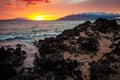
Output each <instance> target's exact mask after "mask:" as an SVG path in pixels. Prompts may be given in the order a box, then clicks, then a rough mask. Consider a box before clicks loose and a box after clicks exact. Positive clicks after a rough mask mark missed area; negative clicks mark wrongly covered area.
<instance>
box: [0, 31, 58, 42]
mask: <svg viewBox="0 0 120 80" xmlns="http://www.w3.org/2000/svg"><path fill="white" fill-rule="evenodd" d="M58 34H59V33H55V32H50V33H35V34H16V33H10V34H7V35H0V41H11V40H34V39H36V38H37V39H38V38H39V39H41V38H45V37H55V36H57V35H58Z"/></svg>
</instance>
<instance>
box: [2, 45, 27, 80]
mask: <svg viewBox="0 0 120 80" xmlns="http://www.w3.org/2000/svg"><path fill="white" fill-rule="evenodd" d="M25 55H26V52H25V51H22V50H21V47H17V48H16V49H14V48H11V47H8V48H7V49H6V48H4V47H1V48H0V80H8V79H9V78H11V77H13V76H15V75H16V74H18V73H19V72H20V71H18V70H16V68H17V67H19V66H21V65H22V64H23V61H24V59H25Z"/></svg>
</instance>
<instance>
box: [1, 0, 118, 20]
mask: <svg viewBox="0 0 120 80" xmlns="http://www.w3.org/2000/svg"><path fill="white" fill-rule="evenodd" d="M83 12H108V13H120V0H0V20H3V19H12V18H19V17H22V18H23V17H24V18H28V19H31V20H36V19H41V20H42V19H44V20H55V19H58V18H60V17H63V16H66V15H69V14H71V13H74V14H77V13H83Z"/></svg>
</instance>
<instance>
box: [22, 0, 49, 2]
mask: <svg viewBox="0 0 120 80" xmlns="http://www.w3.org/2000/svg"><path fill="white" fill-rule="evenodd" d="M21 1H24V2H50V1H49V0H21Z"/></svg>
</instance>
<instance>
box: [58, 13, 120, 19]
mask: <svg viewBox="0 0 120 80" xmlns="http://www.w3.org/2000/svg"><path fill="white" fill-rule="evenodd" d="M119 16H120V14H112V13H104V12H94V13H92V12H90V13H81V14H72V15H68V16H65V17H62V18H60V19H58V20H95V19H97V18H107V19H116V18H117V17H119Z"/></svg>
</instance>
